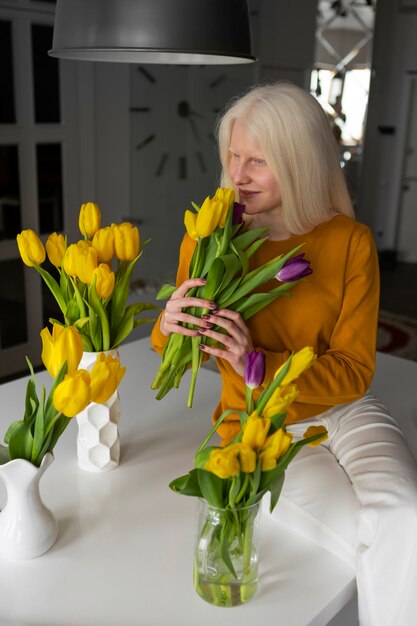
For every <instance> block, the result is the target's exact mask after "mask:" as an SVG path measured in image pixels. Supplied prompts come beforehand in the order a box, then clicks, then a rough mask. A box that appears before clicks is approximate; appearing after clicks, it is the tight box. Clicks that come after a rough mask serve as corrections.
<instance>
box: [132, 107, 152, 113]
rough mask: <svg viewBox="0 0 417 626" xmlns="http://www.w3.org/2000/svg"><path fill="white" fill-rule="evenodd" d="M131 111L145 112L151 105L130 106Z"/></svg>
mask: <svg viewBox="0 0 417 626" xmlns="http://www.w3.org/2000/svg"><path fill="white" fill-rule="evenodd" d="M129 110H130V111H131V112H132V113H147V112H148V111H150V110H151V107H130V109H129Z"/></svg>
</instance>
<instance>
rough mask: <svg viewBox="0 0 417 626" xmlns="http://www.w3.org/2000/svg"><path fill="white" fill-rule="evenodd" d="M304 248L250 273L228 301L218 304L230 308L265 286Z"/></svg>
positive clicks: (276, 258)
mask: <svg viewBox="0 0 417 626" xmlns="http://www.w3.org/2000/svg"><path fill="white" fill-rule="evenodd" d="M301 247H302V244H301V245H299V246H297V247H296V248H294V249H293V250H291V251H290V252H289V253H288V254H285V255H282V256H278V257H275V258H274V259H271V260H270V261H268V263H265V264H264V265H262V266H261V267H259V268H257V269H256V270H253V271H252V272H249V273H248V274H247V275H246V276H245V277H244V278H243V280H242V282H241V283H240V285H239V287H238V289H236V291H235V292H234V293H233V295H232V296H230V297H229V298H228V299H227V301H223V299H222V301H221V302H218V303H217V304H218V305H219V307H221V308H230V306H231V305H232V304H233V303H235V302H237V301H238V300H240V299H241V298H243V297H245V296H247V295H248V294H249V293H251V292H252V291H253V290H254V289H256V288H257V287H259V286H260V285H263V284H264V283H265V282H267V281H268V280H270V279H271V278H273V277H274V276H275V274H276V273H277V272H278V271H279V270H280V269H281V267H282V266H283V265H284V263H285V262H286V261H287V260H288V259H289V258H290V257H291V256H292V255H293V254H294V253H295V252H297V250H299V249H300V248H301Z"/></svg>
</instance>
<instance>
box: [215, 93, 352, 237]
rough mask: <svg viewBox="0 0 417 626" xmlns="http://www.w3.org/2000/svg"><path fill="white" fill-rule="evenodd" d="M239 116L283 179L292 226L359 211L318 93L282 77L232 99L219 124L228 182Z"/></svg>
mask: <svg viewBox="0 0 417 626" xmlns="http://www.w3.org/2000/svg"><path fill="white" fill-rule="evenodd" d="M237 119H238V120H240V121H241V122H243V123H244V125H245V126H246V129H247V130H248V132H249V133H251V134H253V136H254V137H256V138H257V140H258V141H259V144H260V148H261V151H262V153H263V156H264V157H265V159H266V161H267V163H268V166H269V168H270V170H271V172H272V174H273V175H274V176H275V178H276V180H277V182H278V185H279V187H280V191H281V197H282V211H283V219H284V224H285V226H286V228H287V229H288V230H289V232H291V233H293V234H294V235H298V234H303V233H306V232H308V231H310V230H312V228H314V227H315V226H317V225H318V224H321V223H322V222H326V221H328V220H329V219H330V217H331V216H332V215H333V214H334V213H341V214H343V215H347V216H349V217H354V211H353V207H352V203H351V200H350V197H349V192H348V189H347V186H346V181H345V177H344V174H343V171H342V169H341V167H340V161H339V148H338V145H337V142H336V139H335V137H334V135H333V133H332V131H331V128H330V124H329V122H328V119H327V117H326V114H325V112H324V111H323V109H322V108H321V106H320V104H319V103H318V102H317V100H316V99H315V98H314V97H313V96H311V95H310V94H309V93H307V92H306V91H305V90H303V89H301V88H300V87H297V86H295V85H293V84H291V83H281V82H280V83H275V84H271V85H264V86H260V87H254V88H252V89H251V90H250V91H249V92H248V93H246V94H245V95H244V96H242V97H240V98H238V99H236V100H234V101H232V103H231V105H229V107H228V108H227V109H226V112H225V113H224V114H223V115H222V117H221V119H220V121H219V124H218V144H219V152H220V160H221V164H222V168H223V173H222V185H223V186H225V187H233V183H232V181H231V179H230V177H229V173H228V169H229V159H230V152H229V148H230V138H231V134H232V129H233V124H234V122H235V121H236V120H237Z"/></svg>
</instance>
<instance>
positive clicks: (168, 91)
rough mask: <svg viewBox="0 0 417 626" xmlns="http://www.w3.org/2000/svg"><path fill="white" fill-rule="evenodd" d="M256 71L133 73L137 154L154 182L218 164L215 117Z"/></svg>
mask: <svg viewBox="0 0 417 626" xmlns="http://www.w3.org/2000/svg"><path fill="white" fill-rule="evenodd" d="M252 74H253V68H252V66H235V67H233V68H232V69H231V68H230V67H227V66H156V65H152V66H150V65H146V66H145V65H143V66H136V67H134V68H133V72H132V76H131V78H132V98H131V101H132V104H131V107H130V113H131V116H132V119H131V125H132V129H133V142H132V149H133V150H134V151H135V152H136V153H138V152H140V153H141V154H142V155H143V156H144V158H145V160H146V163H147V167H148V174H149V175H151V176H153V177H154V178H155V179H162V178H164V177H166V175H167V173H168V171H169V170H171V171H174V172H175V175H176V177H177V179H178V180H186V179H189V178H190V177H191V176H193V175H195V174H196V173H198V172H199V173H200V174H206V173H208V172H209V170H210V169H212V168H213V165H211V166H210V161H212V160H213V159H214V160H215V161H216V159H217V156H216V155H217V152H216V149H215V139H214V127H215V123H216V118H217V116H218V114H219V112H220V111H221V109H222V108H223V107H224V105H225V103H226V101H227V100H228V98H229V97H231V95H232V94H234V88H235V87H236V83H238V84H239V86H240V88H242V84H245V85H247V84H250V81H249V82H248V77H249V76H252Z"/></svg>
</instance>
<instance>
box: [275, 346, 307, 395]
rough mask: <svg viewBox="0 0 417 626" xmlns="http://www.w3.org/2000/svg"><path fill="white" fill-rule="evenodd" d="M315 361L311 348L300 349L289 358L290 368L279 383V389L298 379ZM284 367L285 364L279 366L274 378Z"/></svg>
mask: <svg viewBox="0 0 417 626" xmlns="http://www.w3.org/2000/svg"><path fill="white" fill-rule="evenodd" d="M316 359H317V355H316V354H314V351H313V348H311V347H310V346H307V347H305V348H302V349H301V350H299V351H298V352H296V353H295V354H293V356H292V357H291V363H290V367H289V368H288V372H287V373H286V374H285V376H284V378H283V380H282V381H281V387H284V386H286V385H289V384H290V383H292V381H293V380H295V379H296V378H298V377H299V376H300V375H301V374H302V373H303V372H304V370H306V369H308V368H309V367H310V365H311V364H312V363H313V361H315V360H316ZM284 366H285V363H284V364H283V365H281V367H279V368H278V369H277V371H276V372H275V376H274V378H276V377H277V375H278V374H279V373H280V371H281V370H282V368H283V367H284Z"/></svg>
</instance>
